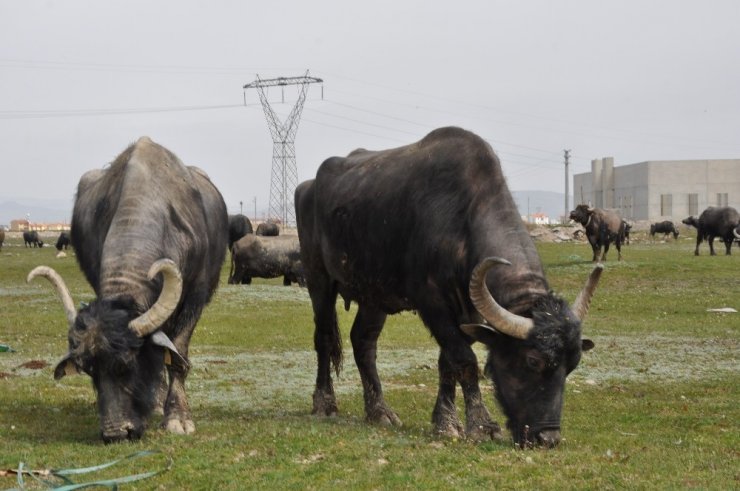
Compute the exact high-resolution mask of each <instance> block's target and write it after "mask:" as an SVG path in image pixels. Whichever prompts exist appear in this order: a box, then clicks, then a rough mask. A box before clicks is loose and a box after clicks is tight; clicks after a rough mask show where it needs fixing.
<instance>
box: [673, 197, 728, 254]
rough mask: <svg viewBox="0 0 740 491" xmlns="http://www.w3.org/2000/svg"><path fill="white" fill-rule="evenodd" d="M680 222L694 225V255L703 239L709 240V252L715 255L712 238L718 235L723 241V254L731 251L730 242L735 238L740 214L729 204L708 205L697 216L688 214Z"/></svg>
mask: <svg viewBox="0 0 740 491" xmlns="http://www.w3.org/2000/svg"><path fill="white" fill-rule="evenodd" d="M682 223H684V224H685V225H691V226H692V227H696V249H694V255H695V256H698V255H699V245H700V244H701V243H702V241H703V240H706V241H707V242H709V252H710V254H711V255H712V256H715V255H716V253H715V252H714V238H715V237H719V238H720V239H722V242H724V243H725V254H726V255H730V254H731V253H732V242H733V240H734V238H735V228H736V227H738V225H740V214H738V212H737V210H736V209H735V208H733V207H731V206H724V207H714V206H710V207H709V208H707V209H706V210H704V211H703V212H702V213H701V215H699V218H696V217H693V216H690V217H688V218H684V219H683V220H682Z"/></svg>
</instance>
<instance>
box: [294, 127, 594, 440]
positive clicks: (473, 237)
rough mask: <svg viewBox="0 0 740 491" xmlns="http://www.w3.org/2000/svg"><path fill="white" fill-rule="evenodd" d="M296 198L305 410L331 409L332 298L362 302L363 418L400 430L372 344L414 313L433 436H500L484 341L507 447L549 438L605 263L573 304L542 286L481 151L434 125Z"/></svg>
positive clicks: (360, 157)
mask: <svg viewBox="0 0 740 491" xmlns="http://www.w3.org/2000/svg"><path fill="white" fill-rule="evenodd" d="M295 203H296V217H297V223H298V233H299V236H300V241H301V257H302V259H303V266H304V269H305V273H306V281H307V285H308V290H309V294H310V296H311V302H312V305H313V310H314V321H315V327H316V330H315V334H314V347H315V349H316V352H317V358H318V372H317V378H316V389H315V392H314V394H313V413H314V414H319V415H332V414H335V413H336V412H337V411H338V408H337V401H336V396H335V394H334V389H333V384H332V377H331V366H332V365H333V367H334V369H335V371H336V372H337V374H338V373H339V371H340V370H341V366H342V345H341V336H340V333H339V328H338V323H337V314H336V297H337V294H339V295H341V296H342V297H343V299H344V302H345V306H346V307H349V303H350V301H353V300H354V301H356V302H357V303H358V305H359V309H358V312H357V315H356V317H355V320H354V323H353V325H352V330H351V340H352V348H353V351H354V357H355V361H356V363H357V367H358V369H359V372H360V377H361V379H362V386H363V389H364V398H365V414H366V417H367V419H368V421H370V422H375V423H381V424H400V420H399V418H398V416H397V415H396V413H395V412H394V411H393V410H392V409H391V408H390V407H389V406H388V405H387V403H386V401H385V399H384V397H383V390H382V387H381V383H380V379H379V377H378V372H377V368H376V342H377V339H378V336H379V335H380V332H381V330H382V329H383V325H384V323H385V320H386V316H387V315H388V314H393V313H396V312H400V311H402V310H414V311H416V312H417V313H418V314H419V316H420V318H421V319H422V321H423V322H424V324H425V325H426V326H427V327H428V328H429V330H430V331H431V333H432V335H433V336H434V338H435V339H436V340H437V343H438V344H439V346H440V355H439V362H438V363H439V365H438V368H439V381H440V382H439V392H438V395H437V402H436V404H435V407H434V411H433V413H432V422H433V424H434V426H435V429H436V431H438V432H440V433H442V434H446V435H460V434H462V433H463V431H464V432H466V434H467V436H468V437H469V438H471V439H481V438H501V437H502V433H501V428H500V427H499V426H498V424H497V423H495V422H494V421H493V420H492V419H491V417H490V415H489V412H488V410H487V409H486V407H485V406H484V404H483V401H482V398H481V393H480V388H479V385H478V364H477V361H476V357H475V354H474V352H473V350H472V349H471V344H472V342H473V341H475V340H477V341H480V342H483V343H485V344H486V345H487V347H488V361H487V364H486V374H487V375H488V376H490V377H491V379H492V381H493V386H494V390H495V393H496V397H497V399H498V401H499V403H500V404H501V406H502V408H503V411H504V413H505V414H506V416H507V419H508V422H507V425H508V427H509V429H510V430H511V434H512V437H513V439H514V441H516V442H519V443H520V444H521V445H528V444H531V443H533V442H537V443H539V444H543V445H547V446H553V445H556V444H557V443H558V442H559V440H560V416H561V409H562V403H563V389H564V384H565V378H566V376H567V375H568V373H570V372H571V371H572V370H573V369H574V368H575V367H576V366H577V365H578V362H579V360H580V358H581V352H582V351H583V350H587V349H590V348H591V347H592V346H593V343H591V342H590V341H589V340H586V339H583V340H582V339H581V319H583V318H584V316H585V315H586V312H587V310H588V305H589V302H590V300H591V296H592V294H593V292H594V289H595V286H596V283H597V281H598V278H599V275H600V272H601V265H597V267H596V268H594V271H593V272H592V274H591V276H590V279H589V282H588V283H587V287H586V288H585V289H584V291H583V292H582V293H581V294H580V295H579V296H578V299H577V300H576V302H575V304H574V306H573V308H571V307H569V306H568V304H567V303H566V302H565V301H564V300H563V299H561V298H559V297H557V296H555V295H554V294H553V293H552V292H551V290H550V287H549V285H548V283H547V280H546V279H545V275H544V271H543V268H542V264H541V262H540V258H539V256H538V254H537V250H536V248H535V246H534V243H533V242H532V239H531V238H530V237H529V233H528V232H527V230H526V228H525V227H524V224H523V223H522V220H521V218H520V216H519V212H518V211H517V208H516V205H515V203H514V200H513V198H512V196H511V193H510V192H509V189H508V187H507V185H506V182H505V180H504V176H503V173H502V171H501V165H500V163H499V160H498V157H497V156H496V154H495V153H494V152H493V150H492V149H491V147H490V146H489V145H488V143H486V142H485V141H484V140H483V139H482V138H480V137H478V136H476V135H475V134H473V133H470V132H468V131H465V130H462V129H460V128H441V129H438V130H435V131H433V132H431V133H430V134H429V135H427V136H426V137H425V138H423V139H422V140H421V141H419V142H417V143H414V144H411V145H408V146H404V147H400V148H396V149H392V150H385V151H366V150H355V151H354V152H352V153H350V154H349V156H347V157H345V158H341V157H332V158H330V159H327V160H326V161H324V162H323V164H321V166H320V168H319V170H318V172H317V174H316V178H315V179H314V180H310V181H306V182H303V183H302V184H300V185H299V186H298V188H297V189H296V194H295ZM457 384H460V386H461V388H462V392H463V397H464V401H465V416H466V426H465V429H464V430H463V427H462V425H461V423H460V420H459V419H458V416H457V411H456V408H455V391H456V385H457Z"/></svg>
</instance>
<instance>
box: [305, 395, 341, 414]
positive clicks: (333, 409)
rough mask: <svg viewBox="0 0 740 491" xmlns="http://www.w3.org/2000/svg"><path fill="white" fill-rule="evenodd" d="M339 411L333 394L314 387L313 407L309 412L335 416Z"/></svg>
mask: <svg viewBox="0 0 740 491" xmlns="http://www.w3.org/2000/svg"><path fill="white" fill-rule="evenodd" d="M338 413H339V408H338V407H337V399H336V398H335V397H334V394H332V393H328V392H324V391H320V390H318V389H316V391H315V392H314V393H313V409H312V410H311V414H314V415H316V416H336V415H337V414H338Z"/></svg>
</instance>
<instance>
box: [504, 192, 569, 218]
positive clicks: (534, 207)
mask: <svg viewBox="0 0 740 491" xmlns="http://www.w3.org/2000/svg"><path fill="white" fill-rule="evenodd" d="M511 194H512V195H513V196H514V201H515V202H516V206H517V208H519V214H520V215H522V216H525V215H527V210H528V209H529V214H534V213H544V214H545V215H547V216H549V217H550V221H553V222H556V221H558V220H560V217H561V216H562V215H563V213H564V211H565V194H564V193H556V192H554V191H512V192H511ZM568 207H569V210H568V211H570V210H572V209H573V208H574V206H573V197H572V196H571V199H570V200H568Z"/></svg>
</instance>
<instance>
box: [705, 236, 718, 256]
mask: <svg viewBox="0 0 740 491" xmlns="http://www.w3.org/2000/svg"><path fill="white" fill-rule="evenodd" d="M707 242H709V254H710V255H712V256H716V255H717V253H716V252H714V236H713V235H710V236H709V238H708V239H707Z"/></svg>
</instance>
